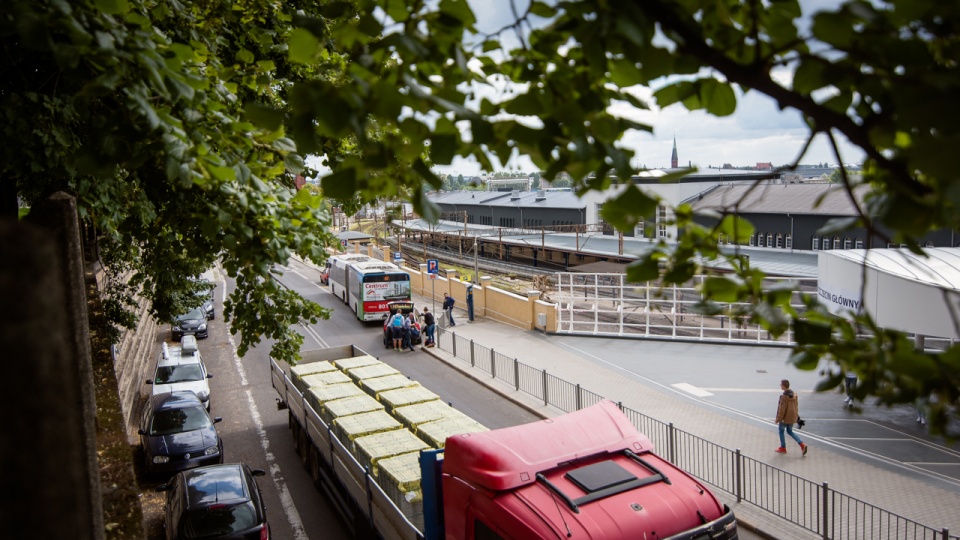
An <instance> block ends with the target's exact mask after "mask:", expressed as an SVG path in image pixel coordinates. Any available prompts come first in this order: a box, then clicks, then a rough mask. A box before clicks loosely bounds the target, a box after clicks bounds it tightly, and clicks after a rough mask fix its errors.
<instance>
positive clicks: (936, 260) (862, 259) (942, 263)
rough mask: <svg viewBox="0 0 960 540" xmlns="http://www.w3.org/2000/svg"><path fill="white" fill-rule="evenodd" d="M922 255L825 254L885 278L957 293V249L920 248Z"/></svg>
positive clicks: (959, 262) (894, 252)
mask: <svg viewBox="0 0 960 540" xmlns="http://www.w3.org/2000/svg"><path fill="white" fill-rule="evenodd" d="M923 252H924V254H925V255H926V256H922V255H917V254H916V253H913V252H912V251H909V250H907V249H870V250H863V249H850V250H837V251H829V252H828V253H830V255H832V256H835V257H841V258H843V259H847V260H850V261H853V262H856V263H858V264H865V265H866V266H867V267H871V268H876V269H877V270H878V271H880V272H883V273H885V274H890V275H893V276H897V277H901V278H904V279H909V280H913V281H916V282H920V283H929V284H931V285H935V286H937V287H941V288H944V289H953V290H960V248H924V249H923Z"/></svg>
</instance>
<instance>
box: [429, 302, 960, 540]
mask: <svg viewBox="0 0 960 540" xmlns="http://www.w3.org/2000/svg"><path fill="white" fill-rule="evenodd" d="M414 301H415V302H416V304H417V305H427V306H430V305H431V304H430V301H429V300H427V299H425V298H418V297H415V298H414ZM455 318H456V320H457V321H458V324H457V325H456V326H455V327H453V328H451V329H450V330H451V331H452V332H454V333H455V334H457V335H460V336H463V337H464V338H467V339H472V340H474V341H475V342H476V343H478V344H480V345H483V346H485V347H488V348H489V347H492V348H494V349H496V350H497V351H498V352H501V353H503V354H506V355H507V356H509V357H515V358H518V359H519V360H520V361H521V362H522V363H524V364H527V365H529V366H531V367H534V368H537V369H546V370H547V372H548V373H550V374H552V375H554V376H556V377H559V378H561V379H564V380H566V381H569V382H571V383H578V384H580V385H581V386H582V387H583V388H584V389H586V390H590V391H592V392H595V393H597V394H600V395H603V396H604V397H606V398H609V399H611V400H613V401H618V402H622V403H623V405H624V406H625V407H628V408H630V409H633V410H636V411H640V412H642V413H643V414H646V415H648V416H650V417H652V418H655V419H657V420H660V421H664V422H672V423H673V424H674V425H675V426H676V427H677V428H679V429H682V430H684V431H687V432H689V433H692V434H694V435H697V436H699V437H701V438H704V439H706V440H709V441H712V442H714V443H717V444H719V445H721V446H724V447H726V448H730V449H737V448H739V449H740V450H741V451H742V452H743V454H744V455H746V456H749V457H752V458H754V459H757V460H759V461H762V462H765V463H769V464H771V465H773V466H775V467H777V468H780V469H783V470H785V471H787V472H790V473H792V474H794V475H797V476H800V477H803V478H805V479H808V480H810V481H812V482H816V483H818V484H820V483H823V482H827V483H828V484H829V486H830V488H831V489H832V490H836V491H840V492H842V493H845V494H847V495H849V496H851V497H855V498H857V499H859V500H861V501H865V502H867V503H869V504H872V505H874V506H877V507H880V508H882V509H885V510H887V511H890V512H894V513H896V514H899V515H901V516H904V517H906V518H909V519H912V520H914V521H916V522H919V523H921V524H924V525H927V526H930V527H935V528H937V529H940V530H942V529H949V530H950V531H951V535H952V536H954V537H956V535H957V534H960V490H954V491H949V490H945V489H942V488H939V487H936V486H932V485H930V483H927V482H924V481H923V480H922V479H919V478H917V476H916V475H912V474H909V473H908V472H907V471H903V472H897V471H896V470H890V469H889V468H884V467H879V466H874V465H871V464H869V463H868V462H867V461H865V460H860V459H854V458H852V457H849V455H848V454H845V453H843V452H840V451H836V450H834V449H832V448H829V447H826V446H824V447H818V446H817V441H816V440H815V439H810V438H808V437H805V439H806V442H807V443H808V444H809V445H810V452H809V454H808V455H807V456H806V457H805V458H804V457H802V456H801V455H800V452H799V451H796V448H795V446H790V447H789V449H790V453H788V454H787V455H785V456H781V455H777V454H774V453H773V449H774V446H775V442H776V437H777V435H776V427H775V426H774V425H773V424H772V423H771V424H770V425H769V426H768V427H766V426H758V425H753V424H749V423H746V422H744V421H740V420H737V419H735V418H731V417H729V416H725V415H723V414H719V413H716V412H713V411H710V410H707V409H705V408H703V407H700V406H697V405H695V404H693V403H689V402H686V401H684V400H681V399H678V398H677V397H675V396H671V395H669V394H666V393H662V392H659V391H657V390H654V389H651V388H650V387H648V386H645V385H643V384H642V383H640V382H637V381H633V380H630V379H629V378H627V377H625V376H623V375H621V374H620V373H618V372H616V371H614V368H604V367H602V366H598V365H597V364H596V363H594V362H591V361H589V360H587V359H584V358H582V357H580V356H578V355H577V354H575V353H573V352H571V351H569V350H568V349H566V348H562V347H560V346H558V345H556V344H555V343H551V339H552V338H551V337H550V336H548V335H544V334H542V333H539V332H534V331H526V330H521V329H519V328H514V327H511V326H507V325H504V324H500V323H497V322H495V321H491V320H487V319H480V320H478V322H476V323H473V324H468V323H467V322H466V314H465V313H463V312H457V313H456V314H455ZM598 339H602V338H598ZM427 352H429V353H430V354H432V355H433V356H435V357H436V358H438V359H440V360H442V361H444V362H447V363H448V364H450V365H451V366H454V367H455V368H457V369H459V370H461V371H463V372H464V373H467V374H468V375H470V376H472V377H474V378H475V379H477V380H479V381H481V382H483V383H484V384H487V385H488V386H491V387H492V388H494V389H496V390H497V391H498V392H500V393H501V394H503V395H504V396H506V397H509V398H511V399H512V400H514V401H516V402H518V403H519V404H521V405H522V406H524V407H526V408H528V409H530V410H532V411H533V412H535V413H537V414H540V415H542V416H544V417H552V416H557V415H559V414H563V412H562V411H560V410H558V409H556V408H555V407H550V406H544V405H543V402H542V401H541V400H537V399H536V398H534V397H532V396H530V395H529V394H526V393H523V392H518V391H516V390H515V389H514V388H513V386H512V385H509V384H506V383H504V382H502V381H499V380H496V379H491V377H490V375H489V374H488V373H485V372H483V371H481V370H479V369H472V368H471V367H470V365H469V364H467V363H465V362H463V361H462V360H459V359H456V358H454V357H453V356H452V355H451V354H449V353H446V352H444V351H441V350H439V349H436V348H434V349H427ZM665 360H667V361H668V359H665ZM771 421H772V418H771ZM788 442H790V441H788ZM715 493H716V494H717V496H718V497H719V498H720V499H721V500H723V501H724V502H725V503H727V504H729V505H730V507H731V508H733V509H734V511H735V512H736V514H737V516H738V519H739V520H740V522H741V524H742V526H743V527H744V528H747V529H751V530H754V531H756V532H757V533H759V534H761V535H763V536H768V537H770V538H777V539H781V538H782V539H812V538H818V537H819V536H818V535H816V534H814V533H812V532H809V531H806V530H804V529H802V528H800V527H798V526H795V525H792V524H791V523H789V522H787V521H786V520H783V519H781V518H779V517H777V516H774V515H773V514H771V513H769V512H767V511H765V510H762V509H760V508H758V507H756V506H754V505H752V504H750V503H739V504H738V503H737V502H736V499H735V498H734V497H733V496H731V495H727V494H725V493H723V492H721V491H719V490H715ZM791 511H793V512H794V513H797V512H799V513H802V512H804V509H802V508H800V509H792V510H791ZM811 511H816V510H815V509H811ZM865 512H867V510H864V509H863V508H851V509H850V510H849V511H848V515H849V516H850V517H851V518H852V517H853V516H854V515H857V514H860V515H862V514H864V513H865ZM874 521H877V518H874ZM878 526H880V527H883V528H885V529H890V528H896V527H897V524H894V523H884V524H878ZM867 534H868V533H867ZM916 534H918V533H917V532H916V531H914V532H911V533H910V536H905V535H901V536H900V537H906V538H914V537H916V538H920V536H915V535H916ZM895 536H897V535H890V536H888V537H890V538H893V537H895ZM837 537H838V538H840V537H843V538H868V536H866V535H865V533H864V532H863V531H859V532H858V531H850V532H847V533H844V534H842V535H840V534H838V535H837ZM927 538H930V539H931V540H933V539H932V537H930V536H928V537H927ZM938 538H939V536H938Z"/></svg>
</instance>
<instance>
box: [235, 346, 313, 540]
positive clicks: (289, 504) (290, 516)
mask: <svg viewBox="0 0 960 540" xmlns="http://www.w3.org/2000/svg"><path fill="white" fill-rule="evenodd" d="M228 339H229V340H230V347H231V348H232V349H233V363H234V365H235V366H236V368H237V374H239V375H240V386H241V387H243V388H246V395H247V408H248V409H249V410H250V416H252V417H253V425H254V426H255V427H256V430H257V436H258V437H260V445H261V446H263V451H264V453H265V454H266V459H267V464H268V465H269V468H270V478H271V479H272V480H273V483H274V484H276V486H277V492H279V493H280V504H281V506H283V512H284V513H285V514H286V515H287V521H288V522H289V523H290V527H292V528H293V537H294V539H295V540H309V537H308V536H307V533H306V531H304V530H303V522H302V521H301V520H300V514H299V513H298V512H297V507H296V506H295V505H294V504H293V497H291V496H290V490H288V489H287V484H286V482H284V480H283V475H281V474H280V465H279V464H278V463H277V460H276V458H274V457H273V452H271V451H270V440H269V439H267V431H266V430H265V429H264V428H263V421H262V420H261V419H260V410H259V409H257V403H256V402H255V401H254V400H253V394H252V393H251V392H250V388H249V386H248V385H247V372H246V371H245V370H244V369H243V362H241V361H240V356H239V355H238V354H237V345H236V343H234V341H233V336H232V335H229V334H228Z"/></svg>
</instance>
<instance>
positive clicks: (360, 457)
mask: <svg viewBox="0 0 960 540" xmlns="http://www.w3.org/2000/svg"><path fill="white" fill-rule="evenodd" d="M353 444H354V445H355V446H356V450H357V461H359V462H360V465H362V466H363V467H367V468H369V469H370V473H371V474H373V475H374V476H376V474H377V471H378V470H379V469H378V468H377V467H378V465H377V464H378V463H379V461H380V460H381V459H386V458H391V457H393V456H399V455H400V454H406V453H408V452H419V451H420V450H426V449H428V448H430V447H429V446H428V445H427V443H425V442H423V441H422V440H420V438H418V437H417V436H416V435H414V434H413V433H411V432H410V431H409V430H406V429H397V430H394V431H387V432H384V433H374V434H373V435H367V436H365V437H359V438H357V439H355V440H354V441H353Z"/></svg>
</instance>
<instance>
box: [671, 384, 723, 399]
mask: <svg viewBox="0 0 960 540" xmlns="http://www.w3.org/2000/svg"><path fill="white" fill-rule="evenodd" d="M670 386H673V387H674V388H676V389H677V390H683V391H684V392H686V393H688V394H692V395H694V396H697V397H710V396H712V395H713V394H711V393H710V392H707V391H706V390H704V389H702V388H697V387H696V386H694V385H692V384H689V383H685V382H682V383H676V384H672V385H670Z"/></svg>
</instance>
